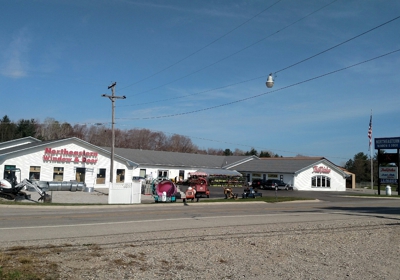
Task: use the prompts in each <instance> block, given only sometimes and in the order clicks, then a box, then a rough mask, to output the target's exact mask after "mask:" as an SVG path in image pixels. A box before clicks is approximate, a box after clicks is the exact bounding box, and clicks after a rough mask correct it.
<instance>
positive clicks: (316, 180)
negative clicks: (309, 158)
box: [311, 175, 331, 188]
mask: <svg viewBox="0 0 400 280" xmlns="http://www.w3.org/2000/svg"><path fill="white" fill-rule="evenodd" d="M311 187H312V188H330V187H331V178H329V177H326V176H323V175H318V176H314V177H312V178H311Z"/></svg>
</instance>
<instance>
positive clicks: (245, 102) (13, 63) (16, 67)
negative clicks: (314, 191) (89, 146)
mask: <svg viewBox="0 0 400 280" xmlns="http://www.w3.org/2000/svg"><path fill="white" fill-rule="evenodd" d="M0 2H1V4H2V9H1V11H0V14H1V16H0V26H1V35H2V36H0V84H1V87H0V97H1V98H2V100H3V102H1V103H0V108H1V114H2V116H1V118H2V117H3V116H5V115H7V116H8V117H9V118H10V119H11V120H12V121H14V122H17V121H18V120H21V119H35V120H37V121H38V122H44V121H45V120H46V119H49V118H51V119H55V120H56V121H58V122H61V123H63V122H68V123H70V124H71V125H74V124H87V125H96V124H104V125H105V126H107V127H110V128H111V120H112V102H111V100H110V99H109V98H107V97H102V96H101V95H102V94H107V95H111V94H112V92H111V89H109V88H108V87H109V86H110V85H111V84H112V83H114V82H116V86H115V96H125V97H126V99H116V101H115V128H117V129H122V130H129V129H141V128H145V129H150V130H152V131H160V132H163V133H165V134H166V135H167V136H172V135H173V134H180V135H184V136H187V137H189V138H190V139H191V140H192V142H193V144H195V145H196V146H198V147H199V148H200V149H208V148H212V149H223V150H225V149H230V150H232V151H234V150H235V149H240V150H243V151H249V150H251V149H252V148H254V149H255V150H257V151H258V152H260V151H271V152H273V153H275V154H278V155H280V156H285V157H293V156H298V155H304V156H322V157H325V158H327V159H328V160H330V161H332V162H334V163H335V164H338V165H344V163H345V162H347V161H348V160H349V159H352V158H353V157H354V155H356V154H357V153H359V152H363V153H365V154H368V155H369V154H370V152H369V149H368V148H369V139H368V137H367V133H368V126H369V121H370V116H371V113H372V128H373V135H372V136H373V138H383V137H399V136H400V106H399V105H400V94H399V88H400V71H399V65H400V51H399V50H400V33H399V30H400V18H399V16H400V1H397V0H386V1H378V0H376V1H372V0H307V1H306V0H304V1H299V0H252V1H251V0H229V1H227V0H225V1H224V0H191V1H186V0H170V1H168V0H164V1H161V0H80V1H76V0H58V1H53V0H31V1H26V0H0ZM270 73H272V75H273V77H274V86H273V88H267V87H266V85H265V82H266V80H267V77H268V75H269V74H270ZM372 148H373V147H372ZM373 151H374V150H373ZM374 152H375V151H374Z"/></svg>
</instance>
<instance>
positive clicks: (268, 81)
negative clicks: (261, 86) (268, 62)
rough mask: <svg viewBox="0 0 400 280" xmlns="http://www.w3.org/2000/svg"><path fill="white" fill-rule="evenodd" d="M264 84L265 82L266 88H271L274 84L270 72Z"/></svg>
mask: <svg viewBox="0 0 400 280" xmlns="http://www.w3.org/2000/svg"><path fill="white" fill-rule="evenodd" d="M265 84H266V86H267V88H272V87H273V86H274V79H273V78H272V73H271V74H269V76H268V80H267V82H266V83H265Z"/></svg>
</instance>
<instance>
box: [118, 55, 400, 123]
mask: <svg viewBox="0 0 400 280" xmlns="http://www.w3.org/2000/svg"><path fill="white" fill-rule="evenodd" d="M398 51H400V49H397V50H394V51H391V52H388V53H385V54H383V55H379V56H376V57H374V58H370V59H367V60H364V61H362V62H359V63H356V64H352V65H350V66H347V67H343V68H340V69H337V70H334V71H331V72H328V73H325V74H322V75H319V76H316V77H313V78H310V79H307V80H304V81H301V82H297V83H294V84H291V85H288V86H285V87H282V88H279V89H275V90H272V91H269V92H264V93H260V94H257V95H253V96H250V97H246V98H242V99H239V100H235V101H232V102H228V103H224V104H220V105H215V106H211V107H207V108H203V109H198V110H194V111H189V112H183V113H178V114H170V115H163V116H155V117H142V118H118V119H121V120H122V119H124V120H148V119H162V118H170V117H176V116H183V115H189V114H194V113H198V112H203V111H208V110H212V109H216V108H220V107H225V106H229V105H232V104H236V103H240V102H244V101H247V100H250V99H254V98H257V97H261V96H264V95H267V94H270V93H273V92H277V91H282V90H285V89H288V88H291V87H294V86H298V85H300V84H304V83H308V82H311V81H313V80H316V79H320V78H322V77H325V76H329V75H332V74H335V73H337V72H340V71H344V70H347V69H349V68H352V67H355V66H358V65H361V64H364V63H367V62H370V61H372V60H375V59H379V58H382V57H385V56H387V55H390V54H393V53H395V52H398Z"/></svg>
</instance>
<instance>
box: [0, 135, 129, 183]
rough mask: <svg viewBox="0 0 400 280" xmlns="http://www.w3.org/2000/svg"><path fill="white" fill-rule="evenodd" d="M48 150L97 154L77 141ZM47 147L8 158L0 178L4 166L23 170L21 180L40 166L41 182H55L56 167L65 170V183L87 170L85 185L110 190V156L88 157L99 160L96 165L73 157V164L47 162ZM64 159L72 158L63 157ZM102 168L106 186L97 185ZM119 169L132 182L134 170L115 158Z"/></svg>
mask: <svg viewBox="0 0 400 280" xmlns="http://www.w3.org/2000/svg"><path fill="white" fill-rule="evenodd" d="M46 147H47V148H51V149H55V150H60V149H66V150H68V151H78V152H79V151H85V152H97V151H93V150H91V149H90V148H88V147H87V146H84V145H79V144H77V143H75V141H68V142H65V144H64V145H60V146H56V145H55V144H52V145H48V146H46ZM44 155H45V147H44V146H42V147H38V148H33V149H31V150H29V151H26V150H24V151H20V152H17V153H15V154H13V155H12V157H8V158H7V159H6V160H5V161H4V162H2V163H1V165H0V177H1V178H3V176H4V166H5V165H15V166H16V167H17V168H20V169H21V179H25V178H29V170H30V167H31V166H40V181H53V172H54V167H63V168H64V176H63V181H70V180H75V179H76V168H86V172H85V183H86V185H87V187H97V188H108V187H109V181H110V178H109V176H110V172H109V170H110V155H109V154H104V153H98V155H97V157H90V156H89V157H88V158H90V159H97V162H96V163H85V162H82V157H81V156H80V157H78V159H79V162H73V160H74V159H75V157H74V156H73V157H72V158H73V159H72V161H71V162H58V161H45V160H44ZM46 155H47V154H46ZM53 156H55V157H59V156H60V155H53ZM61 156H62V157H70V156H63V155H61ZM100 168H104V169H106V178H105V182H106V183H105V184H101V185H96V177H97V171H98V170H99V169H100ZM117 169H124V170H125V182H126V183H130V182H132V174H133V168H132V167H129V166H127V165H126V164H125V162H122V161H120V160H119V159H117V158H115V161H114V170H115V172H116V170H117ZM115 177H116V176H115V173H114V181H115Z"/></svg>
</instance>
